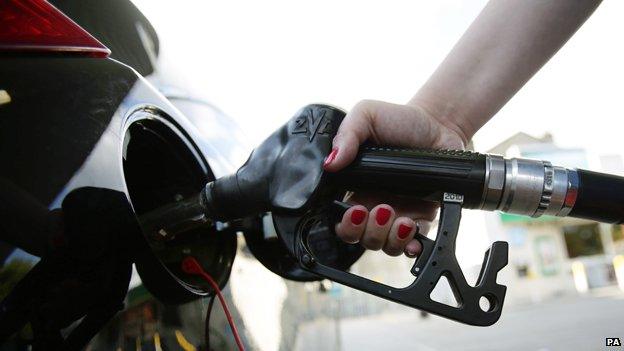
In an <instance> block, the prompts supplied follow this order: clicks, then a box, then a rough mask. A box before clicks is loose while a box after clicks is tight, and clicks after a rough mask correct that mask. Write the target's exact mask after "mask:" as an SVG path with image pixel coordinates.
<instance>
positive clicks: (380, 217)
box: [375, 207, 391, 225]
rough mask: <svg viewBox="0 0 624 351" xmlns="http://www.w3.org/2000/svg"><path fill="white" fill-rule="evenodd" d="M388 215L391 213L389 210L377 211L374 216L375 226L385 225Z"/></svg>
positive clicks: (381, 209) (383, 208)
mask: <svg viewBox="0 0 624 351" xmlns="http://www.w3.org/2000/svg"><path fill="white" fill-rule="evenodd" d="M390 214H391V213H390V210H389V209H387V208H385V207H382V208H380V209H378V210H377V214H376V215H375V221H377V224H379V225H385V224H386V223H388V220H389V219H390Z"/></svg>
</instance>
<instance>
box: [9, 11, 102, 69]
mask: <svg viewBox="0 0 624 351" xmlns="http://www.w3.org/2000/svg"><path fill="white" fill-rule="evenodd" d="M3 51H10V52H16V51H17V52H60V53H74V54H80V55H85V56H91V57H107V56H108V55H109V54H110V50H109V49H108V48H107V47H106V46H104V45H102V43H100V42H99V41H98V40H97V39H95V38H94V37H92V36H91V35H90V34H89V33H87V31H85V30H84V29H82V28H81V27H80V26H79V25H77V24H76V23H75V22H74V21H72V20H71V19H69V17H67V16H65V15H64V14H63V13H62V12H61V11H59V10H58V9H57V8H56V7H54V6H53V5H51V4H50V3H48V2H47V1H45V0H0V52H3Z"/></svg>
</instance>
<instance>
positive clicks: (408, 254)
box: [405, 250, 416, 257]
mask: <svg viewBox="0 0 624 351" xmlns="http://www.w3.org/2000/svg"><path fill="white" fill-rule="evenodd" d="M405 254H406V255H407V256H408V257H416V252H414V251H411V250H406V251H405Z"/></svg>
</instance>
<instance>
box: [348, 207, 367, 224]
mask: <svg viewBox="0 0 624 351" xmlns="http://www.w3.org/2000/svg"><path fill="white" fill-rule="evenodd" d="M364 218H366V212H365V211H362V210H353V212H351V223H353V224H355V225H360V224H362V222H363V221H364Z"/></svg>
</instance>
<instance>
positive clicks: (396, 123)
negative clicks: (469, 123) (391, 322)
mask: <svg viewBox="0 0 624 351" xmlns="http://www.w3.org/2000/svg"><path fill="white" fill-rule="evenodd" d="M462 136H463V134H462V132H461V129H460V128H457V127H455V126H453V125H450V123H449V122H447V123H446V124H444V123H443V122H441V121H440V120H438V119H436V118H435V117H434V116H433V115H432V114H430V113H428V112H427V111H426V110H425V109H424V108H423V107H420V106H418V105H416V104H413V105H397V104H391V103H387V102H381V101H371V100H364V101H361V102H359V103H358V104H357V105H355V107H353V109H352V110H351V111H350V112H349V113H348V114H347V116H346V117H345V119H344V120H343V122H342V124H341V125H340V128H339V130H338V133H337V135H336V137H335V138H334V140H333V149H332V152H331V153H330V154H329V156H327V159H326V160H325V163H324V165H323V168H324V169H325V170H326V171H328V172H336V171H339V170H341V169H343V168H344V167H346V166H347V165H348V164H349V163H351V162H352V161H353V160H354V159H355V156H356V155H357V152H358V149H359V146H360V144H362V143H363V142H364V141H367V140H368V141H371V142H374V143H376V144H379V145H385V146H397V147H425V148H432V149H442V148H446V149H463V148H464V145H465V142H466V141H465V138H463V137H462ZM347 201H348V202H350V203H352V204H355V205H354V206H353V207H351V208H350V209H349V210H347V211H346V212H345V214H344V216H343V218H342V221H341V222H340V223H338V224H336V233H337V234H338V236H339V237H340V238H341V239H342V240H344V241H345V242H349V243H356V242H360V243H361V244H362V246H364V247H365V248H367V249H370V250H379V249H383V251H384V252H385V253H387V254H388V255H391V256H399V255H400V254H401V253H403V252H405V254H406V255H408V256H410V257H413V256H416V255H418V254H419V253H420V252H421V250H422V247H421V245H420V243H419V242H418V241H417V240H415V239H413V238H414V235H415V234H416V233H417V232H419V233H420V234H423V235H426V233H427V231H428V230H429V227H430V226H431V221H432V220H433V219H434V218H435V216H436V212H437V205H436V204H434V203H432V202H426V201H422V200H418V199H413V198H407V197H403V196H396V195H387V194H385V195H383V194H375V193H368V192H367V193H354V194H351V195H350V196H349V197H348V199H347Z"/></svg>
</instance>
